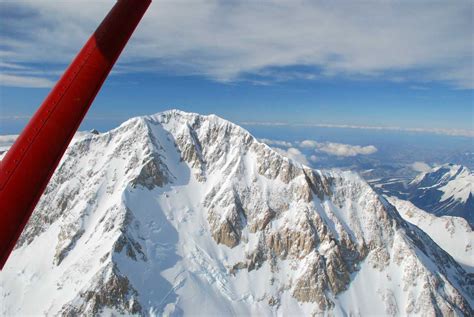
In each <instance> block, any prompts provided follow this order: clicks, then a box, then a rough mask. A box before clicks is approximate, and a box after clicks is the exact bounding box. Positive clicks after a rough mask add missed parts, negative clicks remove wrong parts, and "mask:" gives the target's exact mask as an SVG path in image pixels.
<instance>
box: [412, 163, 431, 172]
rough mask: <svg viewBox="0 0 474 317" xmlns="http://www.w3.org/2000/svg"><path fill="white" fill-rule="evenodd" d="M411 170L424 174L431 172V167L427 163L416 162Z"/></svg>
mask: <svg viewBox="0 0 474 317" xmlns="http://www.w3.org/2000/svg"><path fill="white" fill-rule="evenodd" d="M411 168H412V169H413V170H414V171H416V172H422V173H425V172H428V171H429V170H431V166H429V165H428V164H426V163H425V162H414V163H413V164H412V165H411Z"/></svg>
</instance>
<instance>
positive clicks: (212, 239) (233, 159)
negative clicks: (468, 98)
mask: <svg viewBox="0 0 474 317" xmlns="http://www.w3.org/2000/svg"><path fill="white" fill-rule="evenodd" d="M51 243H52V244H53V245H54V246H55V247H54V248H47V247H46V246H47V245H49V244H51ZM33 250H42V251H43V257H41V258H38V259H34V260H31V259H30V256H28V255H29V253H30V252H33ZM15 267H17V269H15ZM19 268H21V269H19ZM376 275H377V276H379V278H377V279H373V276H376ZM371 276H372V282H373V285H377V289H375V290H369V289H366V288H362V286H361V285H360V284H361V283H363V281H361V278H362V279H364V278H368V279H370V277H371ZM466 277H467V275H466V272H465V271H464V270H463V269H462V268H461V267H460V266H459V265H458V264H457V263H456V262H455V261H454V260H453V259H452V258H451V257H450V256H449V255H448V254H446V253H445V252H444V251H443V250H442V249H440V248H439V247H438V246H437V245H436V244H435V243H434V242H433V241H432V240H431V239H430V238H429V237H428V236H427V235H426V234H424V233H423V232H422V231H421V230H419V229H418V228H417V227H415V226H413V225H410V224H408V223H406V222H405V221H403V219H402V218H401V217H400V216H399V215H398V213H397V211H396V209H395V208H394V207H393V206H391V205H390V204H389V203H388V202H387V201H386V200H384V199H383V198H380V197H379V196H378V195H377V194H376V193H375V192H374V191H373V190H372V189H371V188H370V186H369V185H367V184H366V183H365V182H364V181H363V180H362V179H361V178H360V177H359V176H357V175H356V174H354V173H350V172H342V171H318V170H312V169H310V168H308V167H306V166H303V165H301V164H298V163H296V162H293V161H291V160H289V159H288V158H285V157H282V156H281V155H280V154H278V153H276V152H275V151H273V150H272V149H271V148H270V147H268V146H267V145H265V144H262V143H260V142H258V141H257V140H256V139H255V138H254V137H253V136H251V135H250V134H249V133H248V132H247V131H245V130H244V129H242V128H241V127H239V126H237V125H234V124H232V123H230V122H228V121H225V120H223V119H220V118H218V117H217V116H200V115H198V114H188V113H184V112H181V111H178V110H172V111H168V112H164V113H160V114H156V115H153V116H145V117H139V118H134V119H130V120H128V121H126V122H125V123H124V124H122V125H121V126H120V127H119V128H117V129H114V130H111V131H110V132H107V133H102V134H99V135H95V134H86V135H83V136H81V137H79V138H77V139H76V140H75V142H74V143H73V144H72V145H71V146H70V147H69V148H68V150H67V153H66V155H65V157H64V159H63V160H62V161H61V163H60V166H59V168H58V171H57V172H56V173H55V175H54V177H53V179H52V181H51V184H50V185H49V186H48V188H47V190H46V192H45V194H44V196H43V197H42V199H41V201H40V203H39V205H38V207H37V209H36V211H35V213H34V214H33V217H32V219H31V220H30V223H29V224H28V226H27V228H26V230H25V232H24V234H23V235H22V237H21V240H20V242H19V244H18V245H17V248H16V250H15V251H14V253H13V254H12V259H11V260H10V261H9V263H7V265H6V269H5V271H4V272H2V273H0V285H1V287H0V296H1V297H2V298H3V299H4V301H5V303H6V304H7V305H5V307H4V308H3V311H2V313H3V314H9V313H28V312H38V311H42V312H44V313H60V314H64V315H74V314H81V313H92V314H97V313H114V312H115V313H132V314H134V313H137V314H146V315H156V314H165V313H170V314H178V315H179V314H189V313H190V312H192V311H193V309H195V307H200V308H201V310H202V312H203V313H223V312H228V313H231V314H249V313H254V314H256V313H259V314H265V315H269V314H275V313H285V312H286V313H305V314H310V313H327V312H330V311H332V312H339V313H342V314H348V313H362V314H364V313H385V314H397V313H398V314H400V313H420V314H422V313H425V312H426V313H430V312H432V313H454V314H463V313H464V314H470V313H472V301H473V298H472V288H470V286H469V280H466ZM397 283H398V284H399V285H403V287H402V286H398V288H397V287H396V285H397ZM39 285H42V286H43V287H47V288H48V289H49V290H50V293H49V294H41V295H37V296H38V297H39V298H38V299H35V300H34V303H31V302H29V303H28V302H25V301H27V299H28V298H31V296H33V295H34V294H36V293H37V291H38V287H39ZM45 285H46V286H45ZM354 285H355V286H354ZM420 285H422V286H420ZM397 289H398V291H400V294H401V295H400V294H396V293H395V292H394V290H397ZM362 292H365V293H366V294H364V295H367V298H371V301H373V300H375V299H374V298H376V299H377V302H376V304H375V305H374V304H372V305H370V303H365V302H364V301H367V298H364V296H363V294H362ZM59 294H61V300H58V299H57V297H55V296H59ZM372 295H373V296H372ZM361 296H362V297H361ZM372 297H374V298H372ZM52 298H56V300H52ZM355 299H358V301H359V302H360V303H361V304H357V301H356V302H354V301H355ZM14 303H23V304H24V306H22V307H17V306H16V305H15V304H14ZM197 304H200V306H195V305H197Z"/></svg>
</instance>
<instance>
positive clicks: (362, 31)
mask: <svg viewBox="0 0 474 317" xmlns="http://www.w3.org/2000/svg"><path fill="white" fill-rule="evenodd" d="M111 5H112V1H96V2H91V1H87V4H85V1H80V0H70V1H67V2H58V1H39V0H19V1H15V2H13V1H1V2H0V21H1V22H0V26H1V27H0V30H1V31H0V40H1V43H2V46H1V47H0V59H1V63H0V71H1V73H2V77H0V85H4V86H16V87H45V86H50V85H52V83H53V82H54V79H55V78H57V76H58V73H60V70H61V69H62V68H63V67H64V64H67V63H68V62H69V61H70V60H71V58H72V57H73V56H74V55H75V53H76V52H77V50H78V49H79V48H80V46H81V45H82V44H83V43H84V42H85V40H86V39H87V37H88V36H89V34H91V33H92V32H93V30H94V29H95V27H96V26H97V24H98V22H99V21H101V19H102V18H103V17H104V16H105V14H106V13H107V12H108V10H109V9H110V7H111ZM473 6H474V4H473V3H472V1H464V0H461V1H455V2H454V1H453V2H443V1H439V2H438V1H434V2H431V1H430V2H427V1H398V2H395V1H364V2H349V1H340V2H314V1H312V2H310V1H290V0H288V1H243V2H238V1H208V0H195V1H184V0H183V1H154V2H153V4H152V6H151V8H150V10H149V12H148V13H147V15H146V16H145V18H144V20H143V23H142V25H141V26H140V27H139V29H138V30H137V33H136V34H135V35H134V37H133V39H132V41H133V42H134V43H133V45H130V46H129V47H128V48H127V49H126V51H125V52H124V56H123V57H122V58H121V61H120V63H119V65H117V66H118V67H117V68H116V70H115V72H116V73H120V72H127V73H128V72H159V73H173V74H182V75H201V76H205V77H208V78H211V79H213V80H216V81H220V82H234V81H241V80H250V81H254V82H255V83H261V84H267V83H272V82H280V81H287V80H291V79H304V80H317V79H321V78H344V79H353V80H360V79H364V80H366V79H377V80H387V81H416V82H420V83H425V82H442V83H447V84H449V85H451V86H452V87H453V88H456V89H457V88H460V89H473V88H474V74H473V67H474V65H473V59H472V54H473V52H472V50H473V49H472V41H473V32H472V30H473V28H474V21H473V20H474V19H473V16H474V8H473ZM52 47H54V49H51V48H52ZM45 65H47V67H46V66H45Z"/></svg>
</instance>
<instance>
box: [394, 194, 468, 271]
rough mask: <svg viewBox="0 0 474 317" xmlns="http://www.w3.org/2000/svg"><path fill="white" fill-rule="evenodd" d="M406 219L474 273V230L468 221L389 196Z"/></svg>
mask: <svg viewBox="0 0 474 317" xmlns="http://www.w3.org/2000/svg"><path fill="white" fill-rule="evenodd" d="M387 199H388V201H389V202H390V203H391V204H392V205H394V206H395V207H396V208H397V210H398V212H399V213H400V215H401V216H402V217H403V219H405V220H406V221H408V222H410V223H412V224H414V225H416V226H418V227H419V228H420V229H421V230H423V231H424V232H426V233H427V234H428V235H429V236H430V237H431V238H432V239H433V240H434V241H435V242H436V243H437V244H438V245H439V246H440V247H441V248H443V250H445V251H446V252H448V253H449V254H450V255H451V256H452V257H453V258H454V259H455V260H456V261H457V262H458V263H459V264H461V266H463V268H464V269H465V270H466V271H467V272H469V273H474V249H473V247H474V232H473V231H472V229H471V227H470V226H469V224H468V223H467V221H466V220H465V219H463V218H460V217H451V216H442V217H437V216H434V215H433V214H430V213H427V212H426V211H423V210H421V209H419V208H417V207H416V206H415V205H413V204H412V203H411V202H409V201H406V200H402V199H399V198H397V197H387Z"/></svg>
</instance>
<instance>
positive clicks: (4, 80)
mask: <svg viewBox="0 0 474 317" xmlns="http://www.w3.org/2000/svg"><path fill="white" fill-rule="evenodd" d="M53 85H54V82H53V81H52V80H50V79H48V78H42V77H33V76H26V75H12V74H5V73H0V86H6V87H26V88H49V87H52V86H53Z"/></svg>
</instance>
